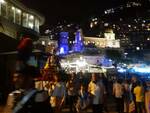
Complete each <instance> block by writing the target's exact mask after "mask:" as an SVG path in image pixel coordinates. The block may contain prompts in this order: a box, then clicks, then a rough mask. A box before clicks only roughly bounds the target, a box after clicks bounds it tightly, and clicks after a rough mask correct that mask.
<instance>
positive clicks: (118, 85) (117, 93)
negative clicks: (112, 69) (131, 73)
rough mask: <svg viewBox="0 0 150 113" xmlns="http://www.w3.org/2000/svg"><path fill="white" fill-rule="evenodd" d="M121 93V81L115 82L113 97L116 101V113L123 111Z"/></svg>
mask: <svg viewBox="0 0 150 113" xmlns="http://www.w3.org/2000/svg"><path fill="white" fill-rule="evenodd" d="M123 93H124V92H123V85H122V84H121V80H117V81H116V82H115V83H114V84H113V95H114V97H115V99H116V104H117V106H116V107H117V112H118V113H123V110H124V102H123Z"/></svg>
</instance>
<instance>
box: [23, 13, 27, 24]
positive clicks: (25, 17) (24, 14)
mask: <svg viewBox="0 0 150 113" xmlns="http://www.w3.org/2000/svg"><path fill="white" fill-rule="evenodd" d="M27 23H28V14H27V13H23V17H22V25H23V26H24V27H28V25H27Z"/></svg>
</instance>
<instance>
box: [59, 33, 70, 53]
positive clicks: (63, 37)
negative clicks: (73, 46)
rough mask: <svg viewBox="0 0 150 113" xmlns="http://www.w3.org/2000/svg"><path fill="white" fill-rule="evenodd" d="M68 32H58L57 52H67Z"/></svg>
mask: <svg viewBox="0 0 150 113" xmlns="http://www.w3.org/2000/svg"><path fill="white" fill-rule="evenodd" d="M68 38H69V37H68V32H60V37H59V44H58V46H59V54H68V53H69V47H68Z"/></svg>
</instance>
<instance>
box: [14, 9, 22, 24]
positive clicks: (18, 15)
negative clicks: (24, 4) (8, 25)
mask: <svg viewBox="0 0 150 113" xmlns="http://www.w3.org/2000/svg"><path fill="white" fill-rule="evenodd" d="M15 23H17V24H21V10H20V9H18V8H16V9H15Z"/></svg>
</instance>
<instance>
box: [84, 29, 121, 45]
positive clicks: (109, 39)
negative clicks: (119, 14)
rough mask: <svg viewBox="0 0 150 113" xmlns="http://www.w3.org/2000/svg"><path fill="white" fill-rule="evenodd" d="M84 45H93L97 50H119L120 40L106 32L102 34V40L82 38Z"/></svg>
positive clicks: (109, 31)
mask: <svg viewBox="0 0 150 113" xmlns="http://www.w3.org/2000/svg"><path fill="white" fill-rule="evenodd" d="M83 40H84V44H85V45H88V44H94V45H95V46H96V47H99V48H120V40H116V39H115V34H114V33H113V31H112V30H107V31H106V32H105V33H104V38H99V37H84V39H83Z"/></svg>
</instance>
